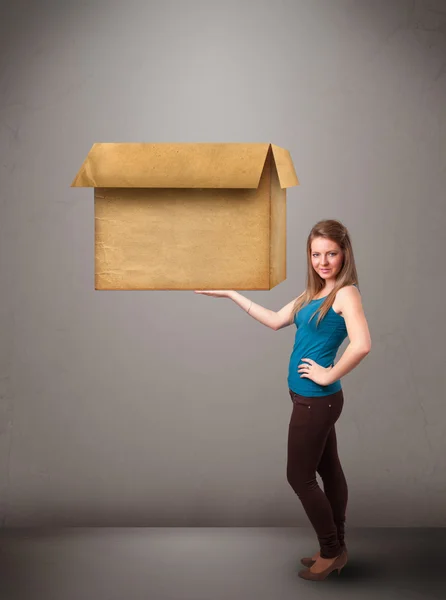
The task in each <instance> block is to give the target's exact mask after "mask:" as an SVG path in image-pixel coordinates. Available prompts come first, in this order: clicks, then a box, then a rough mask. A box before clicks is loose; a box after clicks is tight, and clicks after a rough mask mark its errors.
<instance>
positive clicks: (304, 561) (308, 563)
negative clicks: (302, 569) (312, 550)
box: [300, 546, 348, 568]
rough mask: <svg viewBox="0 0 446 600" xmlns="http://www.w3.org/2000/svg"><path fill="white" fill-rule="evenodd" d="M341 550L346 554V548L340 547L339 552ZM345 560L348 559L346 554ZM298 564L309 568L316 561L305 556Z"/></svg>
mask: <svg viewBox="0 0 446 600" xmlns="http://www.w3.org/2000/svg"><path fill="white" fill-rule="evenodd" d="M342 550H344V551H345V553H346V554H347V546H341V551H342ZM347 558H348V554H347ZM300 562H301V563H302V564H303V565H305V566H306V567H308V568H309V567H312V566H313V565H314V563H315V562H316V561H315V560H314V559H313V558H312V557H311V556H305V557H304V558H301V559H300Z"/></svg>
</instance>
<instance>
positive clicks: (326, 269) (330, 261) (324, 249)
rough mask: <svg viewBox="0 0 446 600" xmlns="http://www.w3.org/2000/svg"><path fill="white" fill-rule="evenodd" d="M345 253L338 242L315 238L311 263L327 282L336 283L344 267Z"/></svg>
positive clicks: (312, 245)
mask: <svg viewBox="0 0 446 600" xmlns="http://www.w3.org/2000/svg"><path fill="white" fill-rule="evenodd" d="M342 261H343V253H342V250H341V248H340V247H339V246H338V244H337V243H336V242H333V241H332V240H327V239H326V238H321V237H319V238H315V239H314V240H313V241H312V243H311V264H312V265H313V269H314V270H315V271H316V273H317V274H318V275H320V277H322V279H325V282H326V283H329V282H330V283H334V282H335V280H336V276H337V274H338V273H339V271H340V270H341V268H342Z"/></svg>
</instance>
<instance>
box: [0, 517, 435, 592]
mask: <svg viewBox="0 0 446 600" xmlns="http://www.w3.org/2000/svg"><path fill="white" fill-rule="evenodd" d="M0 535H1V537H0V598H1V600H25V599H26V600H28V599H31V598H32V599H39V600H40V599H42V600H71V599H73V600H74V599H76V600H80V599H82V600H89V599H90V598H91V599H93V598H94V599H95V600H102V599H107V600H114V599H116V600H118V599H119V600H124V599H125V600H139V599H144V600H158V599H159V600H161V599H163V600H164V599H166V600H173V599H175V600H183V599H184V600H186V599H187V600H220V599H221V600H229V599H243V600H246V599H247V598H255V599H256V600H263V599H269V600H272V599H277V600H287V599H288V598H290V600H291V599H292V600H296V598H305V600H307V599H311V598H320V597H321V594H324V595H325V594H326V593H327V588H330V592H329V594H330V596H329V597H330V598H342V599H343V600H345V599H347V598H352V599H353V598H354V599H355V600H357V599H358V598H361V600H362V599H368V598H370V599H373V600H376V599H377V598H379V600H387V599H390V598H424V599H426V600H429V599H442V600H444V599H445V598H446V562H445V557H446V552H445V551H446V529H381V528H380V529H353V530H351V529H350V530H349V531H348V535H347V537H346V542H347V547H348V551H349V562H348V564H347V565H346V567H345V568H344V569H343V571H342V572H341V574H340V575H338V574H337V572H334V573H331V575H329V577H328V578H327V579H326V580H325V581H322V582H312V581H304V580H303V579H301V578H300V577H298V575H297V573H298V571H299V570H300V569H303V568H304V567H303V566H302V565H301V564H300V557H302V556H308V555H311V554H313V553H314V552H316V551H317V550H318V546H317V543H315V535H314V532H312V530H310V529H308V528H294V527H287V528H280V527H279V528H274V527H271V528H165V527H163V528H159V529H158V528H143V527H142V528H115V529H114V528H98V529H96V528H66V529H57V530H46V529H2V530H1V534H0Z"/></svg>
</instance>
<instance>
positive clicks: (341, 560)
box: [298, 550, 347, 581]
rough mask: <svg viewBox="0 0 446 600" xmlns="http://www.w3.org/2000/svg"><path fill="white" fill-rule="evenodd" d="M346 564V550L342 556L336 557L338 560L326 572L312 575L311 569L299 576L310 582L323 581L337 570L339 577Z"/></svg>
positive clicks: (305, 570)
mask: <svg viewBox="0 0 446 600" xmlns="http://www.w3.org/2000/svg"><path fill="white" fill-rule="evenodd" d="M346 564H347V553H346V552H345V550H343V551H342V552H341V554H340V555H339V556H337V557H336V560H335V561H334V562H333V564H332V565H330V566H329V567H327V568H326V569H325V570H324V571H321V572H320V573H312V571H310V569H303V570H302V571H299V573H298V575H299V577H302V579H309V580H310V581H323V580H324V579H325V578H326V577H328V575H330V573H331V572H332V571H336V570H337V571H338V575H339V573H340V572H341V570H342V569H343V568H344V567H345V565H346Z"/></svg>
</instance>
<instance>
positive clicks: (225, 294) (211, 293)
mask: <svg viewBox="0 0 446 600" xmlns="http://www.w3.org/2000/svg"><path fill="white" fill-rule="evenodd" d="M194 292H195V294H204V295H205V296H215V297H216V298H229V296H230V294H231V290H194Z"/></svg>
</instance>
